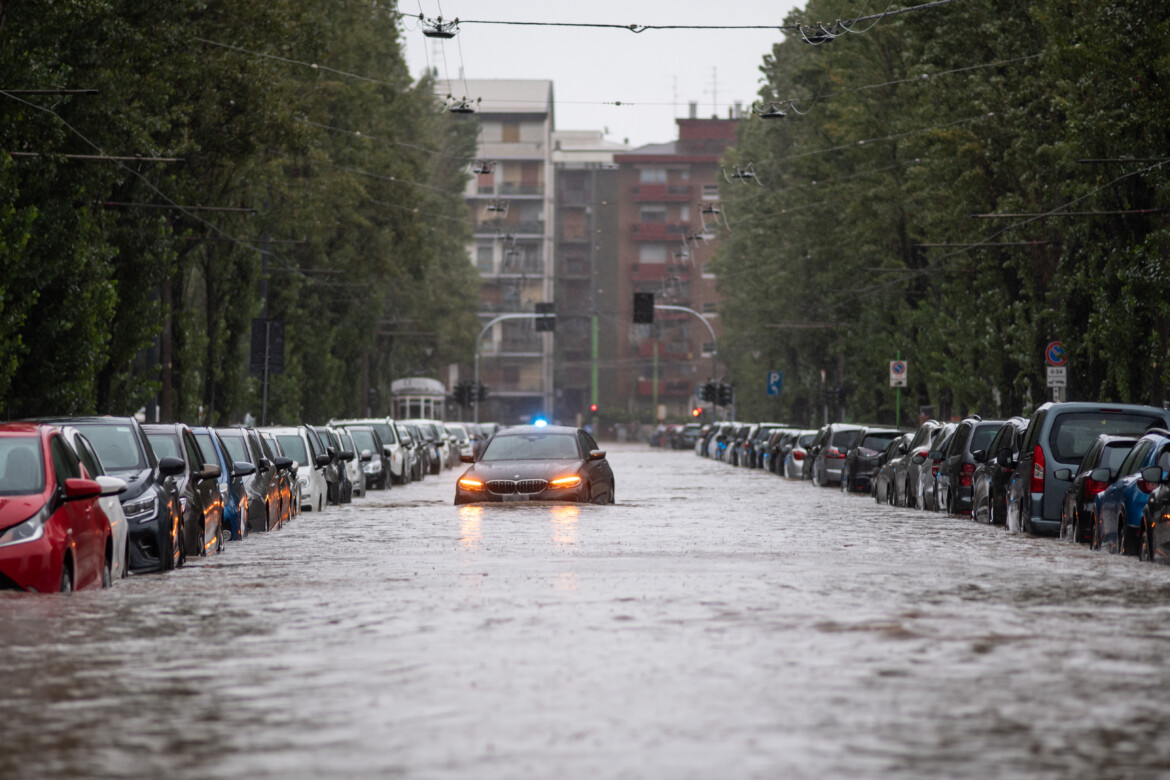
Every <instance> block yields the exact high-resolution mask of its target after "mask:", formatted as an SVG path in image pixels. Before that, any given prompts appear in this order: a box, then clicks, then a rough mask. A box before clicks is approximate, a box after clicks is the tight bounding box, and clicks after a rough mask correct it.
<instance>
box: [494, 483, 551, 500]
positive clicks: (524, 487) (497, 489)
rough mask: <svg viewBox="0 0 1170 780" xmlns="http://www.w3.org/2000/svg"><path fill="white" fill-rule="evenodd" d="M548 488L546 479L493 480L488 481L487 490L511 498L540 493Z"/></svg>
mask: <svg viewBox="0 0 1170 780" xmlns="http://www.w3.org/2000/svg"><path fill="white" fill-rule="evenodd" d="M547 487H548V480H545V479H521V480H514V479H492V480H488V483H487V489H488V491H489V492H491V493H495V494H496V495H497V496H510V495H512V494H513V493H539V492H541V491H542V490H544V489H545V488H547Z"/></svg>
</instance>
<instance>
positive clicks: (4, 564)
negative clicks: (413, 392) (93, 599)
mask: <svg viewBox="0 0 1170 780" xmlns="http://www.w3.org/2000/svg"><path fill="white" fill-rule="evenodd" d="M493 431H494V426H492V425H480V424H471V423H443V422H439V421H435V420H393V419H389V418H368V419H348V420H341V419H339V420H331V421H330V422H329V424H328V425H296V426H287V427H271V428H253V427H245V426H231V427H215V428H211V427H198V426H195V427H192V426H188V425H186V424H184V423H142V422H140V421H139V420H138V419H136V418H134V417H73V418H49V419H39V420H30V421H23V422H9V423H3V424H0V590H21V591H36V592H50V591H72V590H77V589H84V588H92V587H109V586H110V585H111V584H112V583H113V581H114V580H116V579H118V578H119V577H124V576H126V575H127V574H131V573H133V574H139V573H146V572H155V571H167V570H170V569H174V568H176V567H179V566H182V565H183V564H184V563H185V562H186V560H187V559H188V558H189V557H192V556H205V555H209V554H213V553H216V552H219V551H220V550H222V549H223V546H224V543H225V542H226V541H233V540H239V539H243V538H244V537H246V536H247V535H248V534H249V533H255V532H262V531H271V530H275V529H279V528H280V527H282V526H283V525H284V524H285V523H286V522H288V521H289V520H291V519H292V518H294V517H296V516H297V515H298V514H300V513H301V512H305V511H313V512H321V511H323V510H325V508H326V507H327V506H332V505H339V504H345V503H348V502H350V501H352V500H353V498H354V497H358V496H363V495H365V493H366V491H367V490H385V489H388V488H390V486H391V485H392V484H406V483H408V482H411V481H414V480H420V479H423V478H424V477H425V476H426V475H427V474H438V473H440V472H441V471H442V470H443V469H445V468H452V467H454V466H455V464H457V463H459V462H460V459H461V456H463V455H474V454H475V452H476V451H477V448H478V446H479V443H480V442H482V441H484V440H485V439H486V438H487V437H488V436H490V435H491V433H492V432H493Z"/></svg>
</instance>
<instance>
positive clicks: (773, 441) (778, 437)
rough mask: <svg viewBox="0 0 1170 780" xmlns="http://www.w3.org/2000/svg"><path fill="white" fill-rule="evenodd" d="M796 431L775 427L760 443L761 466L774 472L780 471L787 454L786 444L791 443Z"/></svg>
mask: <svg viewBox="0 0 1170 780" xmlns="http://www.w3.org/2000/svg"><path fill="white" fill-rule="evenodd" d="M795 433H796V431H795V430H793V429H792V428H775V429H773V430H772V432H771V433H769V434H768V438H767V439H766V440H765V441H764V442H763V444H761V445H760V468H762V469H763V470H764V471H770V472H772V473H773V474H779V473H780V465H781V464H783V463H784V456H785V455H786V454H787V449H786V448H785V446H786V445H788V444H791V442H792V437H793V435H794V434H795Z"/></svg>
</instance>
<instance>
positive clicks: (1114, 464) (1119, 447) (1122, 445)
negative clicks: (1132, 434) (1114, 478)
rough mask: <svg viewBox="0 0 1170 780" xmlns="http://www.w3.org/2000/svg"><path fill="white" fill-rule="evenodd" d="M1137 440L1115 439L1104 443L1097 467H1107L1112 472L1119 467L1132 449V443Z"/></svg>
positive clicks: (1115, 471)
mask: <svg viewBox="0 0 1170 780" xmlns="http://www.w3.org/2000/svg"><path fill="white" fill-rule="evenodd" d="M1135 444H1137V442H1133V441H1115V442H1113V443H1112V444H1106V445H1105V451H1104V452H1102V453H1101V462H1100V463H1098V464H1097V468H1102V467H1107V468H1108V469H1109V470H1110V471H1112V472H1113V473H1114V474H1116V473H1117V470H1118V469H1119V468H1121V464H1122V463H1124V462H1125V456H1126V455H1128V454H1129V453H1130V451H1131V450H1132V449H1133V445H1135Z"/></svg>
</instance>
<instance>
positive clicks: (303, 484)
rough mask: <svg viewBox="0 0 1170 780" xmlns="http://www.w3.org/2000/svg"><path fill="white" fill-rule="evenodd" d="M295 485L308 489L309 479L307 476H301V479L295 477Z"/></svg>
mask: <svg viewBox="0 0 1170 780" xmlns="http://www.w3.org/2000/svg"><path fill="white" fill-rule="evenodd" d="M297 484H298V485H300V486H301V487H308V486H309V477H308V476H307V475H306V476H303V477H297Z"/></svg>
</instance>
